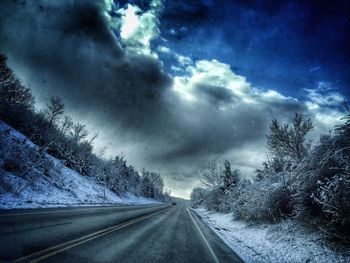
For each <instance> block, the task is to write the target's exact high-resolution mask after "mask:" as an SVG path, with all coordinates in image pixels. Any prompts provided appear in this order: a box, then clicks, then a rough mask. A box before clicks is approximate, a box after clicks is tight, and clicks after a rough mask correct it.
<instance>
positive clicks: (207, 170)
mask: <svg viewBox="0 0 350 263" xmlns="http://www.w3.org/2000/svg"><path fill="white" fill-rule="evenodd" d="M200 173H201V179H200V180H201V182H202V184H203V185H204V186H206V187H209V188H215V187H218V186H219V185H220V184H221V171H220V168H219V167H218V165H217V163H216V161H210V162H209V163H208V164H207V165H206V166H205V167H203V168H202V169H201V170H200Z"/></svg>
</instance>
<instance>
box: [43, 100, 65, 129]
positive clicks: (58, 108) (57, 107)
mask: <svg viewBox="0 0 350 263" xmlns="http://www.w3.org/2000/svg"><path fill="white" fill-rule="evenodd" d="M63 112H64V103H63V101H62V99H61V98H60V97H58V96H54V97H51V98H50V103H49V104H47V109H46V110H45V111H44V113H45V116H46V118H47V120H48V121H49V123H50V125H53V124H55V123H56V122H57V121H58V119H59V118H60V115H62V114H63Z"/></svg>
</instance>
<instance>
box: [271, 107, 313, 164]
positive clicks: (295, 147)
mask: <svg viewBox="0 0 350 263" xmlns="http://www.w3.org/2000/svg"><path fill="white" fill-rule="evenodd" d="M312 129H313V124H312V121H311V119H305V118H304V115H303V114H301V113H296V114H295V116H294V118H293V119H292V124H291V125H290V124H288V123H282V124H281V123H279V122H278V121H277V120H276V119H274V120H273V121H272V123H271V125H270V133H269V134H268V135H267V147H268V149H269V150H270V152H271V153H272V154H273V155H274V156H276V157H282V158H290V159H291V160H293V161H296V162H299V161H300V160H301V159H302V158H303V157H304V156H305V155H306V154H307V150H308V145H307V144H306V136H307V134H308V133H309V132H310V131H311V130H312Z"/></svg>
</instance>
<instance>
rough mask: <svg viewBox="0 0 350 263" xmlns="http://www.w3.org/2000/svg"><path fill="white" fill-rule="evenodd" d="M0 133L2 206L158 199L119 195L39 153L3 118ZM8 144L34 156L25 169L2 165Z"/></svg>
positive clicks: (49, 205) (20, 151)
mask: <svg viewBox="0 0 350 263" xmlns="http://www.w3.org/2000/svg"><path fill="white" fill-rule="evenodd" d="M0 136H1V138H0V139H1V143H0V209H12V208H38V207H62V206H81V205H108V204H150V203H159V202H158V201H156V200H153V199H147V198H144V197H139V196H135V195H132V194H125V195H124V196H118V195H117V194H115V193H114V192H112V191H111V190H109V189H108V188H107V187H104V186H103V185H101V184H98V183H97V181H96V179H95V178H92V177H87V176H81V175H80V174H78V173H77V172H75V171H73V170H71V169H69V168H67V167H66V166H64V165H63V164H62V163H61V162H60V161H59V160H57V159H55V158H54V157H52V156H50V155H48V154H45V153H44V154H43V153H39V149H38V147H37V146H36V145H34V144H33V143H32V142H31V141H30V140H28V139H27V138H26V137H25V136H24V135H23V134H21V133H19V132H17V131H16V130H14V129H12V128H11V127H9V126H8V125H6V124H5V123H3V122H1V121H0ZM9 147H14V148H10V149H14V150H19V153H18V154H19V155H21V156H18V158H29V159H30V158H32V159H33V163H32V164H31V166H29V168H28V167H26V168H23V169H24V170H25V171H26V172H9V171H7V170H6V169H4V168H3V166H4V159H5V158H8V156H7V155H8V152H6V151H8V149H9ZM11 154H12V155H13V154H16V153H11ZM23 155H25V156H23ZM26 155H27V156H26ZM28 155H30V156H28ZM10 157H11V158H13V156H10ZM15 158H16V155H15ZM47 167H49V168H47ZM45 169H46V171H45ZM47 169H49V170H47ZM44 171H45V174H44Z"/></svg>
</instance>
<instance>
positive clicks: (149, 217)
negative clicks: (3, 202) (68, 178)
mask: <svg viewBox="0 0 350 263" xmlns="http://www.w3.org/2000/svg"><path fill="white" fill-rule="evenodd" d="M0 249H1V250H0V260H1V261H2V262H152V263H155V262H176V263H179V262H216V263H217V262H231V263H235V262H242V260H241V259H240V258H239V257H238V256H237V255H236V254H235V253H233V252H232V250H231V249H230V248H229V247H227V245H226V244H225V243H223V242H222V241H221V239H220V238H219V237H217V236H216V235H215V234H214V233H213V232H212V231H211V230H210V229H209V228H208V227H207V226H206V225H205V224H204V223H203V222H202V221H200V220H199V219H198V217H197V216H196V214H195V213H193V212H191V210H190V209H187V208H186V207H184V206H180V205H177V206H170V205H139V206H119V207H84V208H66V209H63V208H59V209H35V210H34V209H33V210H28V209H27V210H7V211H0Z"/></svg>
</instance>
